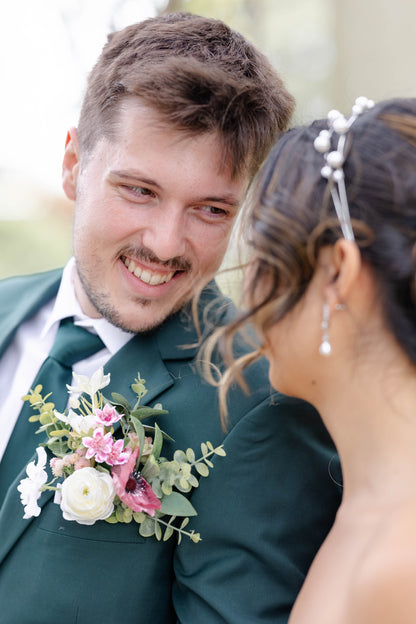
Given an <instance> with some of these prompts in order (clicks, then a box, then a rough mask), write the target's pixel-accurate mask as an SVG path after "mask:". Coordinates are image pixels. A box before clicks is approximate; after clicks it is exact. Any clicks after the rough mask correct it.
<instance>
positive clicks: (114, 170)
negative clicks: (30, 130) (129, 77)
mask: <svg viewBox="0 0 416 624" xmlns="http://www.w3.org/2000/svg"><path fill="white" fill-rule="evenodd" d="M117 128H118V130H117V138H116V140H114V141H112V142H110V141H109V140H107V139H105V138H103V139H101V140H100V141H99V142H98V143H97V145H96V146H95V148H94V150H93V152H92V154H90V155H89V156H88V159H87V161H86V162H85V163H82V165H83V166H82V167H80V166H79V148H78V142H77V137H76V131H74V130H73V131H72V134H71V137H72V139H71V141H70V142H69V144H68V146H67V150H66V154H65V158H64V167H63V186H64V190H65V192H66V194H67V195H68V197H70V198H71V199H75V220H74V255H75V258H76V266H77V272H76V276H75V290H76V294H77V297H78V300H79V302H80V304H81V307H82V309H83V311H84V312H85V313H86V314H88V315H90V316H104V317H106V318H108V319H109V320H110V321H111V322H112V323H114V324H115V325H117V326H119V327H121V328H123V329H125V330H129V331H133V332H139V331H145V330H148V329H150V328H152V327H155V326H157V325H159V324H160V323H161V322H163V321H164V319H166V318H167V317H168V316H169V315H170V314H172V313H173V312H175V311H177V310H179V309H180V308H181V307H182V305H183V304H184V303H185V302H187V301H188V300H189V299H190V298H191V297H192V294H193V290H194V288H195V284H196V283H197V282H199V280H201V279H202V280H203V281H204V282H208V281H209V279H210V278H211V277H212V276H213V275H214V273H215V271H216V270H217V269H218V267H219V265H220V264H221V261H222V259H223V256H224V253H225V251H226V248H227V243H228V239H229V236H230V233H231V228H232V224H233V221H234V218H235V216H236V214H237V210H238V207H239V205H240V204H241V202H242V199H243V197H244V194H245V191H246V189H247V180H246V179H238V180H232V179H231V177H230V174H229V173H228V171H225V170H220V158H221V150H220V143H219V140H218V138H217V136H216V135H214V134H203V135H199V136H196V137H189V136H186V135H184V133H182V132H180V131H178V130H177V129H175V128H171V127H169V126H167V125H166V124H163V123H162V120H161V118H160V117H159V115H158V114H157V113H156V112H155V111H154V110H153V109H150V108H149V107H146V106H144V105H142V104H138V103H137V101H132V100H130V101H127V102H126V103H124V104H123V108H122V110H121V112H120V117H119V120H118V125H117Z"/></svg>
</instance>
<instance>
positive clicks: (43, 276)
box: [0, 269, 62, 356]
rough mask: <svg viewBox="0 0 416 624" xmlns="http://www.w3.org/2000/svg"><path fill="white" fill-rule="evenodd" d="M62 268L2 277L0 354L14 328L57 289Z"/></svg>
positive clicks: (14, 331) (6, 345) (53, 294)
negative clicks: (27, 275) (27, 274)
mask: <svg viewBox="0 0 416 624" xmlns="http://www.w3.org/2000/svg"><path fill="white" fill-rule="evenodd" d="M61 276H62V270H61V269H56V270H54V271H48V272H46V273H36V274H34V275H30V276H29V277H26V276H22V277H15V278H10V279H7V280H4V281H3V282H2V287H1V298H0V356H1V355H2V354H3V353H4V351H5V350H6V348H7V347H8V346H9V344H10V342H11V341H12V339H13V336H14V334H15V333H16V330H17V328H18V327H19V325H21V323H23V321H25V320H26V319H28V318H30V317H31V316H32V315H33V314H34V313H35V312H37V310H39V308H41V307H42V306H43V305H44V304H45V303H47V302H48V301H49V300H50V299H52V297H54V296H55V295H56V293H57V292H58V288H59V284H60V281H61Z"/></svg>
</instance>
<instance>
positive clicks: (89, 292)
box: [76, 262, 192, 334]
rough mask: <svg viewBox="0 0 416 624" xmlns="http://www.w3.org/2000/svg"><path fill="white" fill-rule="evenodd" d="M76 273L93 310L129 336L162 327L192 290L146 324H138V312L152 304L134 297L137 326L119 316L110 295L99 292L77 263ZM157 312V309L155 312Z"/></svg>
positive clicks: (188, 299)
mask: <svg viewBox="0 0 416 624" xmlns="http://www.w3.org/2000/svg"><path fill="white" fill-rule="evenodd" d="M76 271H77V274H78V278H79V281H80V283H81V286H82V289H83V291H84V293H85V295H86V297H87V298H88V300H89V301H90V303H91V304H92V305H93V306H94V308H95V310H96V311H97V312H98V313H99V315H101V316H102V317H103V318H105V319H106V320H107V321H109V322H110V323H111V324H112V325H114V326H115V327H118V328H119V329H122V330H123V331H125V332H129V333H131V334H138V333H148V332H151V331H152V330H154V329H156V328H157V327H159V326H160V325H162V324H163V323H164V322H165V321H166V320H167V319H168V318H170V317H171V316H173V315H174V314H176V312H179V310H180V309H181V308H183V307H184V305H186V304H187V303H188V302H189V301H190V300H191V298H192V289H190V292H189V293H188V295H184V296H183V297H182V298H181V299H180V300H179V301H178V302H177V303H176V305H174V306H173V307H172V308H171V309H170V310H167V311H166V313H165V314H162V315H161V316H156V318H155V320H154V321H153V322H152V320H150V319H149V320H148V321H147V322H140V316H141V315H140V310H141V309H143V308H146V307H149V306H150V305H151V304H152V301H151V300H150V299H144V298H141V297H136V298H135V299H134V302H135V304H136V305H137V317H138V319H139V322H138V323H137V324H134V325H133V324H132V323H128V322H126V321H125V319H124V318H123V315H122V314H120V312H119V311H118V309H117V307H116V306H115V305H114V304H113V303H112V301H111V298H110V295H109V294H107V293H105V292H103V291H100V290H99V288H97V287H96V286H95V285H94V284H93V282H94V280H89V279H88V277H87V276H86V273H85V272H84V271H82V269H81V268H80V266H79V263H78V262H77V263H76ZM155 312H157V308H156V310H155Z"/></svg>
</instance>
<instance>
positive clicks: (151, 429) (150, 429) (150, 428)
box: [143, 425, 175, 442]
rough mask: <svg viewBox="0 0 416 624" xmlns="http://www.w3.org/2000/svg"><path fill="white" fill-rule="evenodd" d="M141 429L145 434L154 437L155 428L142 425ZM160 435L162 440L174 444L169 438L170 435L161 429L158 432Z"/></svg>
mask: <svg viewBox="0 0 416 624" xmlns="http://www.w3.org/2000/svg"><path fill="white" fill-rule="evenodd" d="M143 427H144V430H145V432H146V433H148V434H150V435H151V436H154V435H155V427H152V426H151V425H143ZM160 433H161V434H162V436H163V439H164V440H169V442H175V440H174V439H173V438H171V437H170V435H168V434H167V433H165V432H164V431H162V429H161V430H160Z"/></svg>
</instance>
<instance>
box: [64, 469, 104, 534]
mask: <svg viewBox="0 0 416 624" xmlns="http://www.w3.org/2000/svg"><path fill="white" fill-rule="evenodd" d="M61 494H62V499H61V509H62V514H63V517H64V519H65V520H75V521H76V522H78V523H79V524H88V525H91V524H94V522H96V521H97V520H105V519H106V518H108V517H109V516H111V514H112V513H113V511H114V505H113V500H114V497H115V494H116V492H115V489H114V484H113V480H112V478H111V476H110V475H109V474H108V473H106V472H99V471H98V470H96V469H95V468H81V469H80V470H76V471H75V472H74V473H72V474H71V475H70V476H69V477H67V478H66V479H65V480H64V482H63V483H62V488H61Z"/></svg>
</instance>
